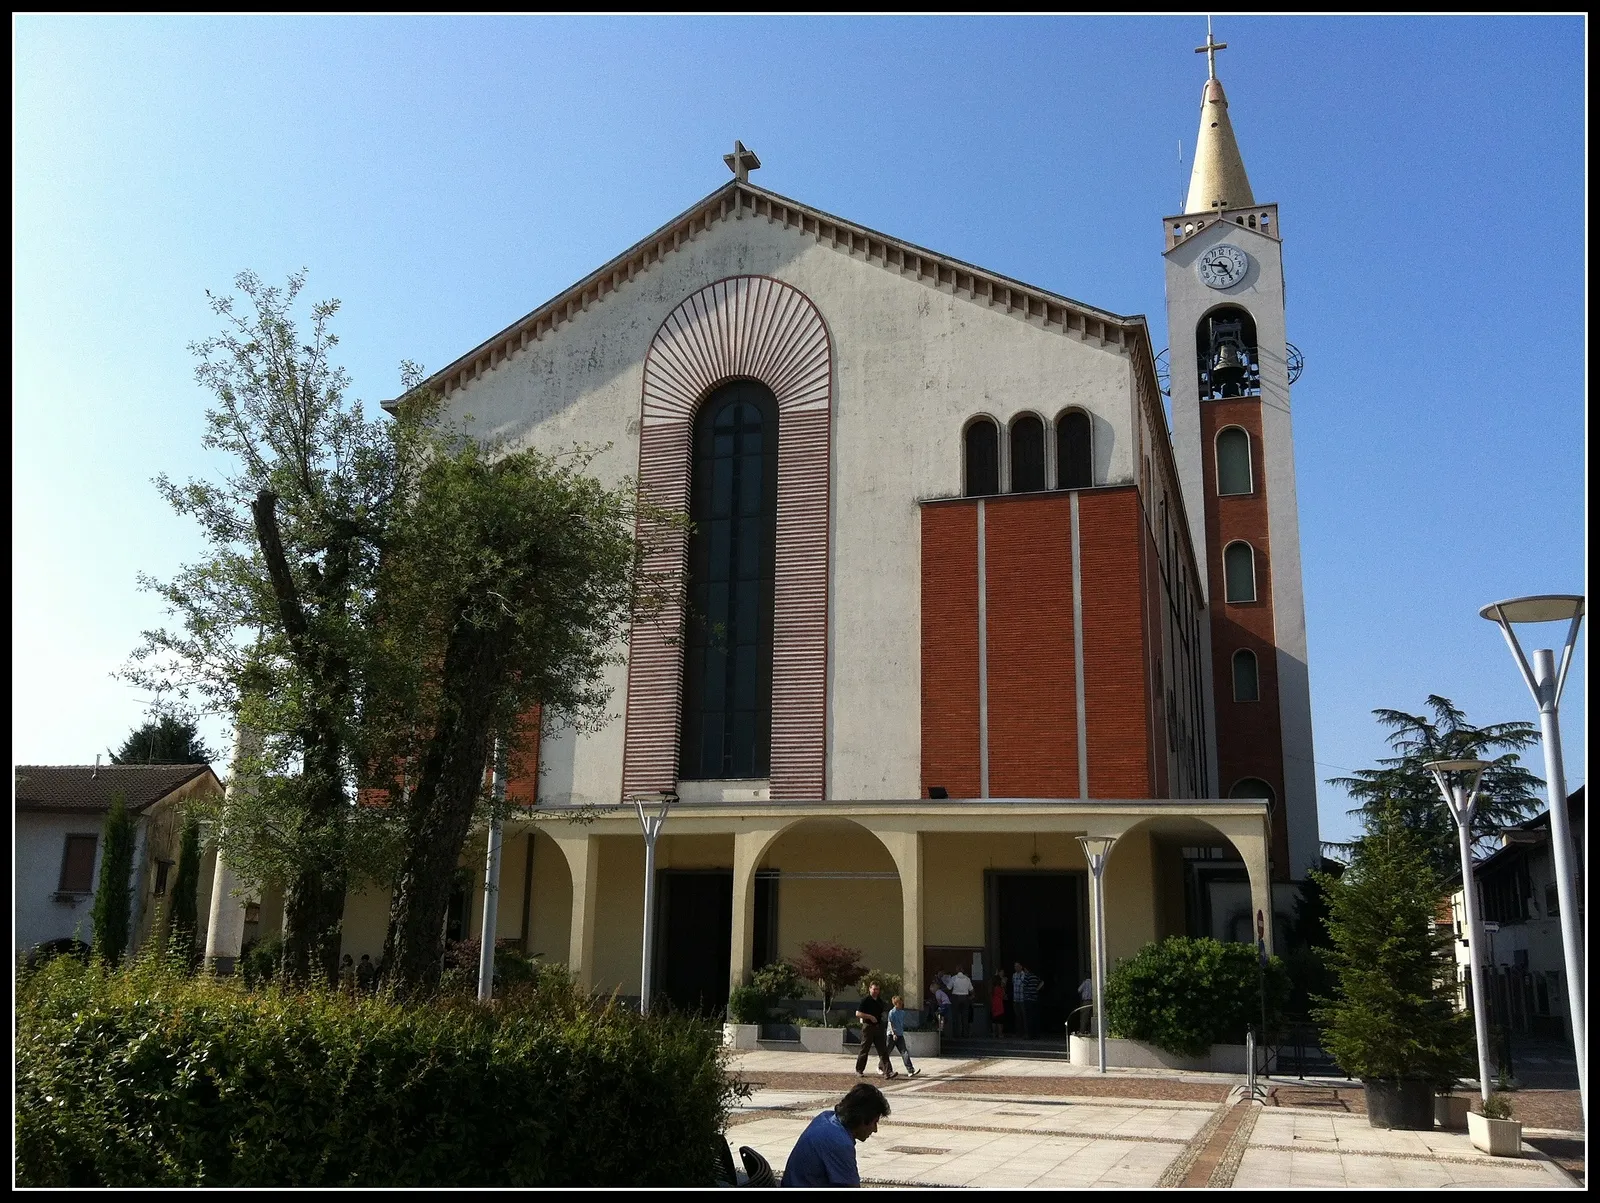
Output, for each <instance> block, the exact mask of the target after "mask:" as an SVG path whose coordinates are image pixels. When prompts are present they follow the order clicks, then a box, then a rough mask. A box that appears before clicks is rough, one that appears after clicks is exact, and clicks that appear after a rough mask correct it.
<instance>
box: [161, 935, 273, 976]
mask: <svg viewBox="0 0 1600 1203" xmlns="http://www.w3.org/2000/svg"><path fill="white" fill-rule="evenodd" d="M173 951H174V952H175V953H176V954H177V955H179V956H182V955H183V954H184V951H185V950H183V949H181V948H175V949H174V950H173ZM282 965H283V941H282V940H281V939H279V938H278V937H276V936H274V937H271V938H269V939H266V940H257V941H256V942H255V943H253V944H251V945H250V946H249V947H248V948H246V949H244V950H243V951H241V952H240V954H239V975H240V976H241V977H242V978H244V984H245V985H246V986H248V987H250V988H251V989H255V988H257V987H259V986H265V985H266V984H267V983H269V982H271V981H273V980H274V979H276V978H277V976H278V970H279V968H280V967H281V966H282Z"/></svg>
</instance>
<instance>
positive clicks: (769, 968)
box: [750, 960, 806, 1040]
mask: <svg viewBox="0 0 1600 1203" xmlns="http://www.w3.org/2000/svg"><path fill="white" fill-rule="evenodd" d="M750 984H751V985H752V986H753V987H755V989H757V990H759V991H760V992H761V993H762V994H764V995H766V997H767V999H768V1008H769V1009H768V1012H767V1015H766V1017H765V1018H764V1019H763V1020H762V1021H761V1024H762V1030H761V1033H760V1035H761V1036H762V1037H763V1038H764V1039H767V1040H799V1039H800V1033H799V1032H798V1031H797V1030H796V1029H795V1025H794V1013H793V1011H792V1010H791V1009H789V1008H784V1009H781V1010H775V1009H772V1008H775V1007H776V1006H777V1004H779V1003H780V1002H783V1001H784V1000H786V999H798V998H802V997H804V995H805V993H806V982H805V979H804V978H802V977H801V976H800V972H799V970H797V969H796V968H795V967H794V965H793V964H791V963H790V962H788V961H783V960H779V961H773V962H771V963H770V964H767V965H763V966H761V968H760V969H757V970H756V971H755V972H754V973H752V974H751V975H750Z"/></svg>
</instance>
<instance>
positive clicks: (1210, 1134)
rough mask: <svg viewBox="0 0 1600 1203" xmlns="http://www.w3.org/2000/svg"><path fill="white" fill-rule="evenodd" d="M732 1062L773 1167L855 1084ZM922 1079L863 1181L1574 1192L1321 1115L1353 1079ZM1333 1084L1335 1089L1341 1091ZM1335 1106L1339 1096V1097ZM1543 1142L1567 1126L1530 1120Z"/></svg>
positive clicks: (896, 1108)
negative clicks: (1251, 1084)
mask: <svg viewBox="0 0 1600 1203" xmlns="http://www.w3.org/2000/svg"><path fill="white" fill-rule="evenodd" d="M733 1065H734V1068H735V1070H736V1071H737V1072H738V1073H739V1075H740V1076H741V1077H742V1078H743V1079H744V1080H746V1081H747V1082H748V1083H750V1085H751V1087H752V1092H751V1096H750V1098H749V1099H747V1100H745V1102H744V1103H743V1104H742V1105H741V1106H740V1107H739V1109H738V1110H737V1112H736V1113H735V1115H734V1116H733V1119H732V1120H731V1122H730V1126H729V1128H728V1141H729V1143H730V1144H732V1145H733V1146H734V1148H736V1149H737V1148H738V1147H739V1146H741V1145H748V1146H750V1147H751V1148H754V1149H756V1150H758V1151H759V1152H760V1153H761V1154H762V1155H763V1156H764V1157H766V1158H767V1160H768V1161H769V1162H770V1163H771V1164H772V1168H773V1170H774V1171H775V1172H776V1173H778V1174H780V1175H781V1174H782V1172H783V1166H784V1162H785V1160H786V1159H787V1157H788V1155H789V1151H790V1149H792V1148H793V1147H794V1142H795V1140H796V1139H798V1137H799V1136H800V1133H801V1132H802V1131H803V1130H804V1128H805V1126H806V1124H807V1123H809V1122H810V1120H811V1117H812V1116H814V1115H815V1114H816V1113H817V1112H818V1111H820V1110H822V1109H823V1108H825V1107H829V1106H832V1105H833V1104H834V1103H835V1102H837V1101H838V1099H839V1097H840V1095H842V1094H843V1093H844V1091H845V1090H848V1089H849V1087H850V1086H851V1085H852V1084H853V1083H854V1082H855V1081H856V1080H857V1079H856V1077H855V1074H854V1059H853V1057H852V1056H849V1055H846V1056H838V1055H834V1054H826V1053H818V1054H809V1053H787V1052H767V1051H758V1052H748V1053H739V1054H735V1056H734V1061H733ZM918 1068H920V1069H921V1070H922V1071H923V1072H922V1076H920V1077H918V1078H915V1079H911V1078H906V1077H904V1076H902V1077H900V1078H899V1079H897V1080H895V1081H892V1082H887V1083H886V1082H884V1081H883V1080H882V1079H881V1078H878V1077H877V1076H876V1075H873V1076H872V1077H870V1078H869V1079H868V1080H870V1081H873V1082H875V1083H876V1084H878V1085H880V1086H882V1087H883V1089H884V1092H885V1094H887V1095H888V1097H889V1099H890V1103H891V1105H892V1106H893V1112H892V1114H891V1115H890V1116H889V1117H888V1118H887V1119H885V1120H884V1121H883V1122H882V1124H881V1125H880V1127H879V1130H878V1134H877V1135H876V1136H874V1137H873V1138H872V1139H871V1140H869V1141H867V1142H866V1143H865V1144H863V1145H858V1146H857V1154H858V1159H859V1165H860V1169H861V1176H862V1180H863V1184H864V1185H867V1186H897V1185H918V1186H945V1187H952V1188H955V1187H977V1188H1006V1187H1038V1188H1058V1187H1089V1186H1101V1187H1156V1186H1187V1187H1195V1186H1213V1187H1223V1186H1236V1187H1249V1188H1262V1187H1306V1188H1317V1187H1338V1186H1348V1187H1456V1186H1459V1187H1488V1188H1510V1189H1529V1188H1538V1187H1552V1188H1561V1187H1575V1186H1577V1185H1578V1183H1577V1181H1576V1180H1575V1179H1574V1178H1573V1177H1572V1176H1571V1175H1570V1174H1569V1173H1567V1172H1566V1171H1565V1170H1563V1169H1561V1168H1560V1166H1558V1165H1557V1164H1556V1163H1555V1162H1554V1161H1552V1160H1551V1159H1550V1158H1548V1157H1546V1156H1545V1155H1544V1154H1543V1153H1541V1152H1540V1151H1539V1150H1538V1149H1536V1148H1534V1147H1533V1146H1532V1145H1529V1144H1526V1143H1525V1144H1524V1156H1523V1157H1521V1158H1504V1157H1490V1156H1488V1155H1487V1154H1485V1153H1480V1152H1479V1151H1478V1150H1477V1149H1475V1148H1473V1146H1472V1143H1471V1141H1470V1140H1469V1139H1468V1138H1467V1134H1466V1133H1465V1132H1441V1131H1434V1132H1394V1131H1385V1130H1382V1129H1377V1128H1373V1127H1371V1126H1369V1125H1368V1123H1367V1118H1366V1116H1365V1115H1364V1114H1357V1113H1349V1112H1346V1111H1342V1110H1337V1109H1336V1110H1332V1111H1330V1110H1328V1109H1327V1108H1326V1107H1325V1106H1322V1105H1319V1103H1320V1102H1321V1101H1322V1100H1323V1099H1333V1100H1335V1101H1340V1100H1344V1099H1348V1098H1349V1097H1350V1096H1351V1095H1352V1093H1358V1092H1359V1086H1357V1085H1355V1084H1352V1083H1347V1082H1333V1081H1328V1082H1324V1083H1319V1084H1315V1085H1314V1084H1312V1083H1309V1082H1303V1081H1299V1080H1296V1079H1283V1080H1281V1082H1280V1081H1279V1080H1277V1079H1270V1078H1268V1079H1262V1080H1261V1084H1262V1085H1263V1086H1264V1087H1266V1088H1267V1089H1268V1090H1271V1089H1273V1088H1274V1087H1275V1086H1281V1087H1282V1088H1283V1089H1282V1090H1281V1092H1280V1095H1281V1098H1283V1099H1286V1100H1288V1102H1287V1103H1286V1104H1280V1103H1279V1097H1280V1096H1274V1097H1273V1099H1272V1103H1273V1104H1274V1105H1268V1106H1263V1105H1261V1104H1259V1103H1252V1102H1250V1101H1248V1100H1247V1099H1246V1098H1245V1088H1244V1079H1243V1078H1242V1077H1240V1076H1239V1075H1230V1074H1188V1073H1173V1072H1170V1071H1162V1070H1113V1071H1111V1072H1109V1073H1106V1074H1101V1073H1099V1072H1097V1071H1095V1070H1092V1069H1083V1068H1080V1067H1075V1066H1071V1065H1068V1064H1065V1063H1064V1062H1061V1061H1046V1060H1031V1059H1020V1058H1019V1059H1010V1058H1006V1059H1000V1058H996V1059H989V1060H977V1061H974V1060H963V1059H958V1058H953V1057H946V1058H927V1059H924V1060H922V1061H919V1063H918ZM1341 1088H1342V1089H1341ZM1343 1105H1345V1104H1344V1103H1342V1102H1341V1106H1343ZM1536 1133H1546V1134H1547V1135H1551V1136H1566V1137H1571V1136H1573V1135H1575V1134H1574V1133H1571V1132H1565V1131H1559V1130H1554V1131H1547V1130H1544V1129H1533V1130H1532V1132H1531V1133H1529V1132H1527V1131H1526V1130H1525V1134H1536Z"/></svg>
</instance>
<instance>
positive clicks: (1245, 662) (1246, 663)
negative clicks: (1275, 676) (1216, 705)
mask: <svg viewBox="0 0 1600 1203" xmlns="http://www.w3.org/2000/svg"><path fill="white" fill-rule="evenodd" d="M1233 700H1234V701H1236V702H1259V701H1260V700H1261V672H1260V666H1259V665H1258V664H1257V663H1256V654H1255V653H1254V652H1252V651H1249V650H1247V649H1244V648H1241V649H1240V650H1239V651H1237V652H1234V653H1233Z"/></svg>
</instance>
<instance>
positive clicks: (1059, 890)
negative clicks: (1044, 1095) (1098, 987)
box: [984, 869, 1089, 1043]
mask: <svg viewBox="0 0 1600 1203" xmlns="http://www.w3.org/2000/svg"><path fill="white" fill-rule="evenodd" d="M984 877H985V882H984V885H985V893H986V895H987V906H986V908H985V910H986V912H987V914H986V918H987V927H988V940H989V948H990V950H991V951H992V952H993V954H994V956H995V960H994V961H993V964H994V965H995V966H997V967H998V968H1002V969H1004V970H1005V972H1006V973H1007V974H1008V975H1009V974H1011V973H1013V972H1014V969H1013V967H1014V966H1015V965H1016V964H1017V962H1019V961H1020V962H1021V963H1022V964H1024V965H1026V966H1027V968H1028V971H1029V972H1030V973H1032V974H1034V975H1035V976H1036V977H1039V978H1042V979H1043V980H1044V986H1043V988H1042V990H1041V991H1040V995H1039V1000H1038V1004H1037V1007H1036V1012H1037V1013H1036V1015H1035V1017H1034V1019H1033V1029H1034V1034H1035V1035H1036V1036H1037V1037H1039V1038H1042V1039H1045V1040H1049V1041H1051V1042H1056V1041H1060V1042H1062V1043H1065V1040H1066V1036H1065V1032H1066V1029H1065V1026H1064V1025H1065V1024H1066V1022H1067V1018H1068V1016H1069V1015H1070V1014H1071V1013H1072V1009H1073V1008H1074V1007H1075V1006H1077V1000H1078V983H1079V982H1080V981H1082V980H1083V976H1084V974H1085V973H1086V972H1087V967H1088V964H1089V956H1088V949H1089V940H1088V924H1087V921H1086V916H1087V914H1088V905H1087V901H1086V898H1085V894H1084V875H1083V874H1082V873H1062V872H1047V871H1025V870H1024V871H1013V872H1007V871H1004V870H998V869H990V870H988V871H987V872H986V873H985V874H984ZM1008 993H1009V987H1008ZM1007 1002H1008V1004H1009V1002H1010V999H1009V998H1008V999H1007ZM1017 1035H1021V1032H1020V1031H1019V1032H1017Z"/></svg>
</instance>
